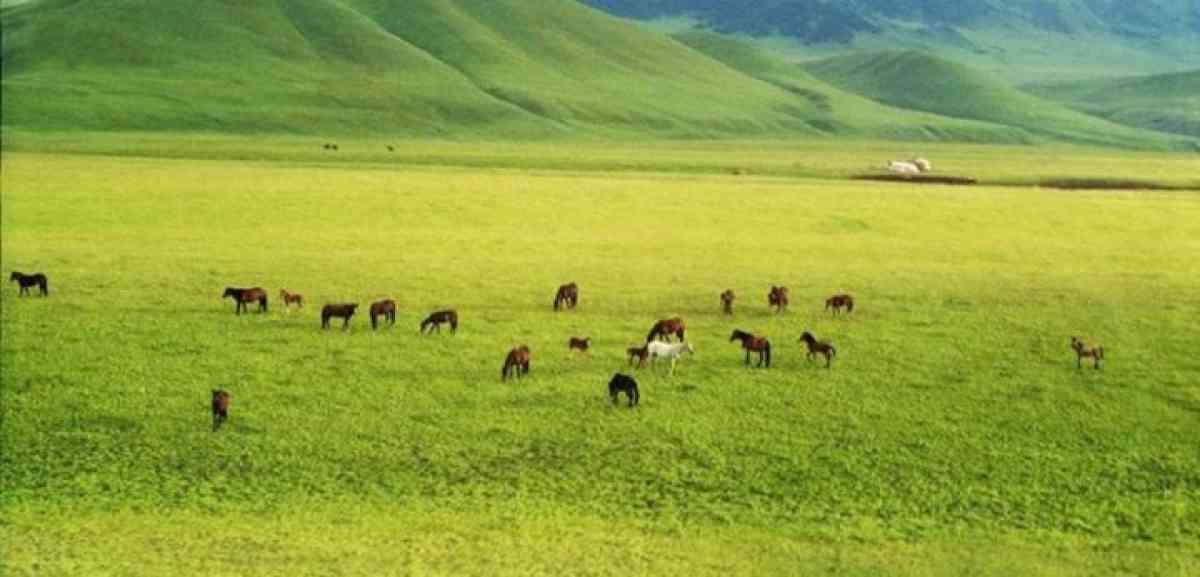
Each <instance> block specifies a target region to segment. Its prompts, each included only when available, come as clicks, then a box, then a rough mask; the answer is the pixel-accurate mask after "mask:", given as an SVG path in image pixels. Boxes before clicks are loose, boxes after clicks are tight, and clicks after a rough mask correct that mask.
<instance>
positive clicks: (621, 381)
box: [608, 373, 641, 407]
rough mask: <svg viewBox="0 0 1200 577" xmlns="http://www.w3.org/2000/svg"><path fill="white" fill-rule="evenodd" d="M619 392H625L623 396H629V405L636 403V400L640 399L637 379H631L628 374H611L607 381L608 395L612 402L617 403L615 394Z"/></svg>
mask: <svg viewBox="0 0 1200 577" xmlns="http://www.w3.org/2000/svg"><path fill="white" fill-rule="evenodd" d="M621 393H625V396H626V397H628V398H629V406H631V407H632V406H634V405H636V404H638V401H639V400H641V395H639V394H638V384H637V381H635V380H633V377H631V376H629V375H622V374H621V373H616V374H614V375H613V378H612V380H611V381H609V382H608V396H609V397H612V404H614V405H615V404H617V395H619V394H621Z"/></svg>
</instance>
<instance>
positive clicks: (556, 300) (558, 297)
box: [554, 293, 562, 310]
mask: <svg viewBox="0 0 1200 577" xmlns="http://www.w3.org/2000/svg"><path fill="white" fill-rule="evenodd" d="M561 302H562V294H561V293H559V294H556V295H554V310H558V305H559V304H560V303H561Z"/></svg>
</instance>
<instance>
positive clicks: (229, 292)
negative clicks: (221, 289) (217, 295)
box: [221, 287, 237, 299]
mask: <svg viewBox="0 0 1200 577" xmlns="http://www.w3.org/2000/svg"><path fill="white" fill-rule="evenodd" d="M229 297H234V298H237V289H234V288H233V287H225V293H224V294H222V295H221V298H223V299H224V298H229Z"/></svg>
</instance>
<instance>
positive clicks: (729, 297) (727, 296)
mask: <svg viewBox="0 0 1200 577" xmlns="http://www.w3.org/2000/svg"><path fill="white" fill-rule="evenodd" d="M733 299H734V296H733V289H728V290H726V291H725V292H723V293H721V310H723V311H725V314H727V315H731V314H733Z"/></svg>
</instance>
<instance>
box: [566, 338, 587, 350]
mask: <svg viewBox="0 0 1200 577" xmlns="http://www.w3.org/2000/svg"><path fill="white" fill-rule="evenodd" d="M590 348H592V338H591V337H584V338H582V339H581V338H579V337H571V339H570V340H569V341H567V350H571V351H579V352H581V353H586V352H588V349H590Z"/></svg>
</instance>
